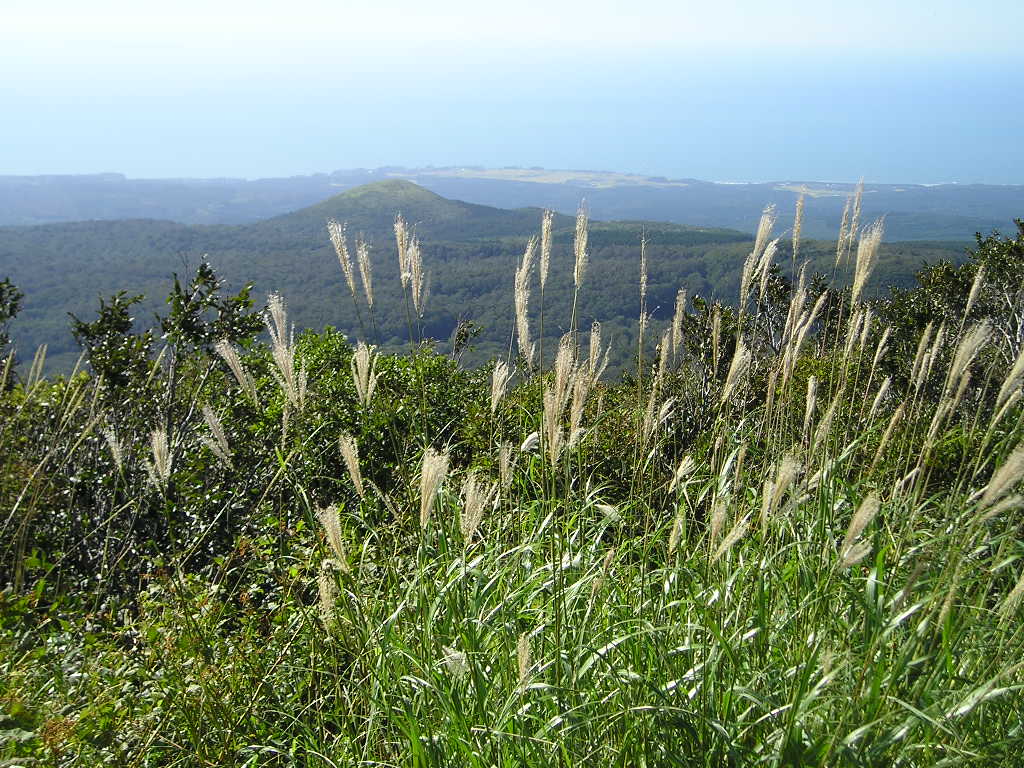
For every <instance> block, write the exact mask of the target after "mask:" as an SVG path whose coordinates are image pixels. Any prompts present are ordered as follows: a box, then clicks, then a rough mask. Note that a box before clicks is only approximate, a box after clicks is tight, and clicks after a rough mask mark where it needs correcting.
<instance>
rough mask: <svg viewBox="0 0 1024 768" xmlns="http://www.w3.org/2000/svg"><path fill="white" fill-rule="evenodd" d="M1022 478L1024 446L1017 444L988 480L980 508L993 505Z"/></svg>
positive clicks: (1023, 473) (1023, 476)
mask: <svg viewBox="0 0 1024 768" xmlns="http://www.w3.org/2000/svg"><path fill="white" fill-rule="evenodd" d="M1022 478H1024V446H1017V448H1015V449H1014V450H1013V451H1012V452H1011V453H1010V455H1009V456H1007V457H1006V461H1005V462H1003V465H1002V466H1001V467H999V469H997V470H996V471H995V473H994V474H993V475H992V479H991V480H989V481H988V485H986V486H985V492H984V493H983V494H982V496H981V501H980V502H979V503H978V508H979V509H981V510H984V509H988V508H989V507H991V506H992V505H993V504H995V503H996V502H997V501H999V500H1000V499H1001V498H1003V497H1004V496H1005V495H1006V494H1008V493H1009V492H1010V491H1012V490H1013V489H1014V487H1015V486H1016V485H1017V483H1019V482H1020V481H1021V479H1022Z"/></svg>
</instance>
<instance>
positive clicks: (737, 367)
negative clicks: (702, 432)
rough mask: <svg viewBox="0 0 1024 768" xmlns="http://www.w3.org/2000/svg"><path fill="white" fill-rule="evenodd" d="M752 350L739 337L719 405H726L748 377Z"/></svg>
mask: <svg viewBox="0 0 1024 768" xmlns="http://www.w3.org/2000/svg"><path fill="white" fill-rule="evenodd" d="M750 359H751V358H750V350H748V349H747V345H746V344H744V343H743V339H737V341H736V350H735V351H734V352H733V355H732V362H731V363H730V364H729V372H728V373H727V374H726V375H725V386H723V387H722V397H721V399H720V400H719V405H720V406H721V405H724V404H725V403H726V402H728V401H729V399H730V398H731V397H732V396H733V394H734V393H735V392H736V389H737V388H738V387H739V386H740V384H742V383H743V380H744V379H746V376H747V372H748V371H749V370H750Z"/></svg>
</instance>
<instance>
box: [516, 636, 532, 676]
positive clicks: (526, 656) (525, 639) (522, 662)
mask: <svg viewBox="0 0 1024 768" xmlns="http://www.w3.org/2000/svg"><path fill="white" fill-rule="evenodd" d="M516 666H517V667H518V668H519V690H523V689H525V688H526V683H527V681H528V680H529V679H530V667H531V666H532V664H531V661H530V635H529V633H528V632H523V633H522V634H521V635H519V640H518V642H516Z"/></svg>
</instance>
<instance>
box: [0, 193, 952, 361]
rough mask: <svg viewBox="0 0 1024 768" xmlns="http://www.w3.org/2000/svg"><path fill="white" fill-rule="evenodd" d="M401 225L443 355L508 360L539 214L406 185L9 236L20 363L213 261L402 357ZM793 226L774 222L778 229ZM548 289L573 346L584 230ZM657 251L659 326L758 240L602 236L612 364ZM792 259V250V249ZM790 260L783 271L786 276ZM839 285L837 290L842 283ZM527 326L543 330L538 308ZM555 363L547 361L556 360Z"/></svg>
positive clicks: (728, 277) (555, 259) (887, 254)
mask: <svg viewBox="0 0 1024 768" xmlns="http://www.w3.org/2000/svg"><path fill="white" fill-rule="evenodd" d="M398 213H401V214H402V215H403V216H404V217H405V219H406V220H407V221H408V222H409V224H410V226H411V228H412V230H413V231H414V232H415V234H416V236H417V237H419V238H420V241H421V243H422V247H423V254H424V263H425V268H426V271H427V273H428V283H429V297H428V299H427V301H426V311H425V313H424V317H423V320H422V327H421V328H418V329H415V330H414V334H413V335H414V336H417V335H419V333H420V332H422V334H423V335H424V336H426V337H430V338H434V339H438V340H441V341H442V342H444V341H447V340H448V339H449V337H450V336H451V335H452V332H453V330H454V329H455V328H456V326H457V324H458V323H459V321H460V320H464V321H471V322H473V323H475V324H477V325H478V326H479V327H480V328H481V333H480V335H479V337H478V338H477V339H476V340H475V341H474V347H475V349H474V350H473V351H472V352H471V354H470V355H469V357H468V358H467V359H468V360H469V361H471V362H479V361H483V360H485V359H487V358H488V357H490V356H494V355H502V354H504V353H505V352H506V351H507V350H508V347H509V339H510V333H511V328H512V308H513V301H512V285H513V275H514V271H515V269H516V266H517V265H518V262H519V259H520V257H521V255H522V252H523V249H524V247H525V245H526V242H527V240H528V238H529V237H530V236H531V235H533V234H535V233H537V232H538V231H539V227H540V220H541V210H540V209H536V208H534V209H518V210H503V209H498V208H490V207H487V206H481V205H473V204H469V203H464V202H459V201H455V200H448V199H445V198H443V197H440V196H439V195H437V194H435V193H433V192H430V191H428V190H426V189H423V188H422V187H419V186H417V185H415V184H412V183H410V182H407V181H401V180H389V181H384V182H379V183H376V184H371V185H366V186H362V187H359V188H356V189H352V190H349V191H347V192H344V193H342V194H340V195H336V196H334V197H331V198H329V199H327V200H324V201H323V202H320V203H317V204H316V205H314V206H311V207H308V208H304V209H302V210H299V211H296V212H294V213H290V214H286V215H283V216H278V217H275V218H272V219H268V220H265V221H261V222H257V223H254V224H248V225H242V226H186V225H183V224H176V223H171V222H167V221H153V220H128V221H109V222H108V221H91V222H77V223H67V224H51V225H46V226H36V227H5V228H0V275H4V276H8V275H9V276H10V278H11V280H12V281H13V282H14V283H15V284H16V285H17V286H19V288H20V289H21V290H22V291H23V292H24V294H25V299H24V308H23V311H22V312H21V314H20V315H19V317H18V318H17V320H16V321H15V323H14V324H13V325H12V336H13V338H14V339H15V341H16V342H17V344H18V347H19V350H20V356H21V357H22V358H23V359H24V358H26V357H30V356H31V354H32V350H34V348H35V347H36V345H38V344H43V343H45V344H47V345H49V352H50V361H51V365H52V366H53V367H57V368H68V367H70V365H71V364H73V362H74V359H75V357H76V355H77V347H76V346H75V344H74V341H73V340H72V338H71V336H70V334H69V333H68V323H69V317H68V313H71V314H73V315H75V316H77V317H79V318H81V319H83V320H86V319H89V318H91V317H92V316H93V315H94V314H95V311H96V308H97V306H98V298H99V297H107V296H110V295H112V294H114V293H115V292H116V291H120V290H123V291H126V292H127V293H128V294H129V295H136V294H142V295H144V296H145V299H144V301H143V302H142V303H141V304H140V305H139V306H138V307H137V308H136V310H137V311H136V312H135V316H136V319H137V321H138V323H140V324H141V325H144V326H146V327H149V326H150V325H153V318H154V315H155V314H156V313H164V309H163V303H164V299H165V297H166V296H167V295H168V292H169V290H170V288H171V285H172V275H173V274H177V275H179V276H180V277H181V278H182V279H183V280H185V279H187V278H188V277H190V275H191V274H192V273H194V271H195V268H196V267H197V266H198V265H199V264H200V263H201V262H202V261H203V260H206V261H208V262H209V263H210V264H211V266H212V267H213V268H214V269H215V270H216V272H217V274H218V275H220V276H221V277H223V278H225V279H226V281H227V284H228V287H230V288H232V289H233V290H236V291H237V290H238V289H240V288H241V287H242V286H243V285H244V284H245V283H247V282H253V283H255V289H254V297H255V298H256V300H257V302H259V303H262V301H263V300H264V298H265V297H266V295H267V294H269V293H271V292H277V293H280V294H282V295H283V296H284V297H285V298H286V299H287V300H288V302H289V305H290V309H291V314H292V318H293V320H294V321H295V322H296V324H297V327H298V328H300V329H301V328H321V327H323V326H325V325H333V326H336V327H338V328H339V329H342V330H344V331H345V332H346V333H349V334H353V335H363V336H365V337H367V338H369V340H371V341H374V342H377V343H381V344H383V345H385V346H390V347H395V346H397V345H400V344H402V343H404V342H405V341H406V340H407V339H408V337H409V325H408V323H407V315H406V310H405V303H404V299H403V294H402V288H401V285H400V281H399V275H398V266H397V261H396V253H395V246H394V235H393V223H394V218H395V215H396V214H398ZM328 218H334V219H336V220H338V221H340V222H346V223H347V228H348V234H349V239H350V247H352V248H353V253H354V242H355V238H356V237H357V236H359V235H362V236H364V237H365V238H366V240H367V241H368V242H369V243H370V244H371V249H370V254H371V261H372V264H373V275H374V277H373V286H374V294H375V296H374V298H375V302H374V308H373V309H374V311H373V315H372V318H371V317H370V316H369V315H367V316H366V317H364V324H365V329H363V330H361V329H360V324H359V320H358V319H357V317H356V314H355V311H354V308H353V302H352V299H351V297H350V296H349V295H348V289H347V287H346V286H345V283H344V281H343V277H342V273H341V270H340V269H339V265H338V259H337V257H336V255H335V253H334V250H333V248H332V246H331V244H330V241H329V238H328V234H327V230H326V226H325V224H326V221H327V219H328ZM785 226H787V224H786V223H784V222H780V224H779V227H778V228H779V229H782V228H784V227H785ZM553 230H554V249H553V254H552V267H551V278H550V281H549V283H548V285H547V288H546V293H545V315H546V325H545V333H546V335H547V336H549V337H551V338H552V339H553V338H555V337H557V336H558V335H560V334H561V333H563V332H564V330H565V328H566V327H567V325H568V322H569V313H570V305H571V303H572V290H573V284H572V263H571V259H572V237H573V231H574V222H573V220H572V219H571V218H569V217H565V216H556V218H555V220H554V227H553ZM642 236H646V238H647V242H648V245H647V259H648V269H649V285H648V294H647V310H648V312H650V313H651V314H652V315H653V316H654V317H655V318H656V319H657V318H666V317H667V316H668V315H670V314H671V312H672V308H673V305H674V301H675V295H676V292H677V290H678V289H679V288H680V287H685V288H686V289H687V291H688V292H689V294H690V295H691V296H693V295H701V296H722V297H726V298H728V297H731V296H733V295H735V293H736V289H737V285H738V281H739V268H740V265H741V264H742V261H743V259H744V258H745V256H746V255H747V253H748V252H749V251H750V237H749V236H747V235H746V234H744V233H742V232H738V231H733V230H723V229H710V228H694V227H685V226H681V225H677V224H667V223H652V222H639V221H633V222H593V223H592V225H591V232H590V253H591V259H590V262H591V265H590V269H589V271H588V274H587V277H586V280H585V285H584V286H583V291H582V293H581V297H580V304H579V319H580V322H581V324H583V325H589V323H590V322H591V319H600V320H601V321H602V322H603V323H605V324H606V327H607V329H608V332H609V333H610V334H611V335H612V336H616V335H617V336H618V337H619V343H618V344H616V345H615V349H616V350H618V354H619V356H620V357H619V360H618V362H620V363H621V362H624V361H625V360H626V359H628V355H629V354H630V353H629V349H630V348H631V347H633V346H634V345H635V334H636V327H635V326H636V323H635V320H636V318H637V317H638V316H639V312H640V307H639V300H640V299H639V292H638V278H639V258H640V240H641V237H642ZM782 242H783V243H785V242H786V240H785V239H784V240H783V241H782ZM834 249H835V248H834V245H833V244H830V243H828V242H816V241H807V242H805V243H804V245H803V246H802V250H801V256H802V257H805V258H810V259H812V262H813V267H814V268H815V269H817V270H818V271H821V272H823V273H830V272H831V271H832V269H833V260H834ZM963 252H964V249H963V247H962V246H960V245H956V244H952V245H951V244H942V243H898V244H890V245H888V246H885V247H883V250H882V255H881V263H880V267H879V273H878V275H879V276H878V281H877V283H878V285H886V284H890V283H893V284H907V283H908V282H909V280H910V279H911V276H912V274H913V273H914V271H915V270H916V269H917V268H919V267H920V265H921V263H922V262H924V261H937V260H939V259H943V258H945V259H952V260H958V259H959V258H961V257H962V255H963ZM780 253H784V254H787V255H786V256H785V257H784V258H782V257H780V261H782V262H783V263H788V259H789V256H788V251H786V250H785V248H782V249H781V250H780ZM840 279H842V274H840ZM530 311H531V314H533V315H538V314H539V311H540V298H539V295H535V296H534V298H533V300H532V301H531V304H530ZM548 348H549V349H550V348H551V346H549V347H548Z"/></svg>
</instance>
